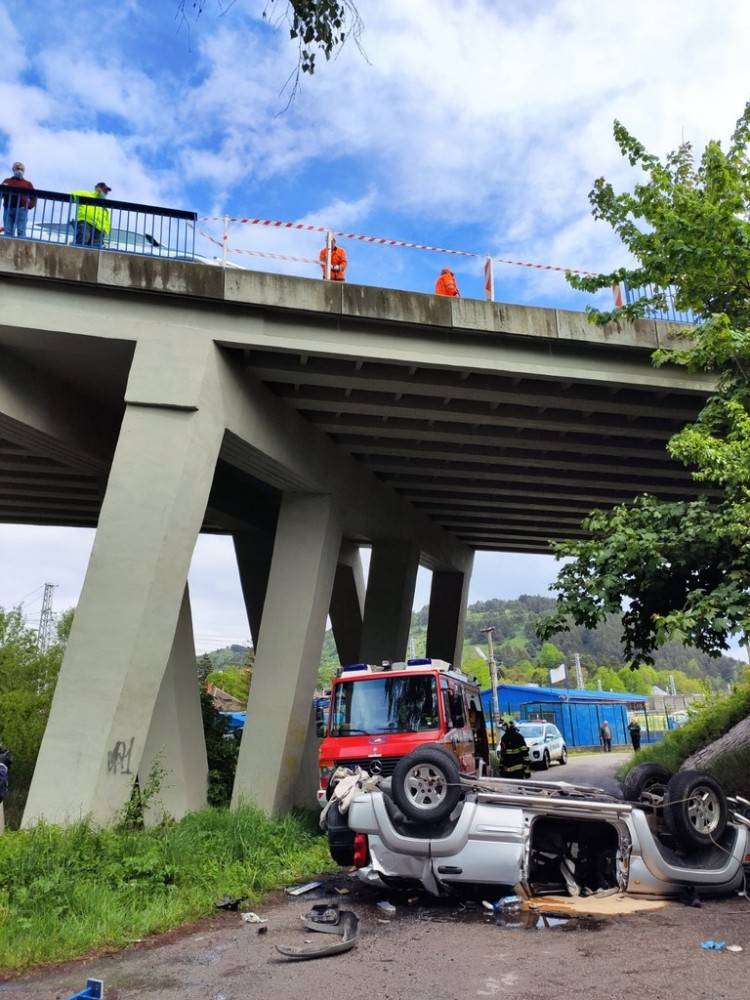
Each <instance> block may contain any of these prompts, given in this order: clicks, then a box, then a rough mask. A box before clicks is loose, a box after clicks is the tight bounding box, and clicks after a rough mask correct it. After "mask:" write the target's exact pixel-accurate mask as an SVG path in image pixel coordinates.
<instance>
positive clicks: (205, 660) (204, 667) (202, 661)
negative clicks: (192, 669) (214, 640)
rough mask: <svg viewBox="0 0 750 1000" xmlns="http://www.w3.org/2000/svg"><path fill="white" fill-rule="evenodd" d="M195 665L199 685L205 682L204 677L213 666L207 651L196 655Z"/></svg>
mask: <svg viewBox="0 0 750 1000" xmlns="http://www.w3.org/2000/svg"><path fill="white" fill-rule="evenodd" d="M196 667H197V670H198V681H199V682H200V684H201V685H203V684H205V683H206V678H207V677H208V675H209V674H210V673H211V671H212V670H213V668H214V665H213V663H212V662H211V657H210V656H209V655H208V653H204V654H203V655H202V656H199V657H198V660H197V664H196Z"/></svg>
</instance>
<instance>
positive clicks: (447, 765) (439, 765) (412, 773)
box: [391, 747, 461, 823]
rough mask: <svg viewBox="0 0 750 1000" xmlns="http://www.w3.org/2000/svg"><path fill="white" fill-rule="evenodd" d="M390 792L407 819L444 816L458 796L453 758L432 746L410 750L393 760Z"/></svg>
mask: <svg viewBox="0 0 750 1000" xmlns="http://www.w3.org/2000/svg"><path fill="white" fill-rule="evenodd" d="M391 795H392V796H393V801H394V802H395V803H396V805H397V806H398V808H399V809H400V810H401V812H402V813H403V814H404V816H406V818H407V819H410V820H414V821H415V822H418V823H434V822H437V821H439V820H442V819H445V818H446V817H447V816H450V814H451V813H452V812H453V810H454V809H455V807H456V804H457V803H458V800H459V799H460V798H461V775H460V773H459V770H458V762H457V761H456V758H455V757H454V756H453V755H452V754H446V753H444V752H443V751H442V750H438V749H436V748H434V747H421V748H420V749H418V750H414V751H412V753H410V754H408V755H407V756H406V757H402V758H401V760H400V761H399V762H398V764H396V768H395V770H394V772H393V778H392V779H391Z"/></svg>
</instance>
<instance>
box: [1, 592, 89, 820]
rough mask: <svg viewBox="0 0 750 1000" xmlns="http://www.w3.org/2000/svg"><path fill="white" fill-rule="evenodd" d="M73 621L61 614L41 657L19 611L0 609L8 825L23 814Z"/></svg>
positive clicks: (2, 717) (70, 613) (34, 639)
mask: <svg viewBox="0 0 750 1000" xmlns="http://www.w3.org/2000/svg"><path fill="white" fill-rule="evenodd" d="M72 617H73V613H72V611H69V612H66V613H65V614H64V615H62V616H61V618H60V620H59V622H58V626H57V635H56V641H55V642H54V643H53V645H52V646H50V648H49V649H48V650H47V651H46V652H44V653H41V652H40V651H39V649H38V646H37V633H36V631H35V630H34V629H30V628H27V627H26V625H25V624H24V618H23V612H22V610H21V608H12V609H10V610H7V611H6V610H3V609H2V608H0V745H3V746H6V747H7V748H8V749H9V750H10V751H11V753H12V755H13V765H12V767H11V773H10V791H9V793H8V797H7V799H6V800H5V803H4V807H5V816H6V821H7V822H8V823H9V825H15V824H17V823H18V822H19V820H20V817H21V813H22V812H23V807H24V805H25V802H26V796H27V794H28V789H29V785H30V783H31V777H32V775H33V773H34V766H35V764H36V758H37V755H38V753H39V747H40V746H41V742H42V737H43V736H44V729H45V727H46V725H47V717H48V715H49V710H50V705H51V704H52V695H53V694H54V690H55V684H56V682H57V675H58V673H59V670H60V664H61V663H62V657H63V652H64V650H65V643H66V641H67V638H68V635H69V633H70V625H71V622H72Z"/></svg>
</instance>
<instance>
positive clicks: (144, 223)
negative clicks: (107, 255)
mask: <svg viewBox="0 0 750 1000" xmlns="http://www.w3.org/2000/svg"><path fill="white" fill-rule="evenodd" d="M0 197H1V198H2V207H3V218H2V222H3V234H2V235H3V236H15V237H16V238H17V239H26V240H36V241H39V242H41V243H57V244H64V245H72V246H79V247H84V248H88V249H91V250H117V251H118V252H120V253H131V254H137V255H138V256H141V257H167V258H170V259H172V260H194V258H195V223H196V220H197V218H198V216H197V214H196V213H195V212H186V211H183V210H182V209H178V208H158V207H156V206H154V205H139V204H136V203H134V202H128V201H113V200H112V199H110V198H106V199H104V198H89V197H84V196H82V195H78V196H75V195H72V194H63V193H61V192H59V191H41V190H38V191H31V190H28V189H26V188H18V187H12V186H10V185H2V184H0Z"/></svg>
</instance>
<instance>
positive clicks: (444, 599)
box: [427, 555, 474, 666]
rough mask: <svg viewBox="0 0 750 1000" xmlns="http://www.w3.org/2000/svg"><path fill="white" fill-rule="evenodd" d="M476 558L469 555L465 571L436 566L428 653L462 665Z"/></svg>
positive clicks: (432, 591) (433, 580) (429, 620)
mask: <svg viewBox="0 0 750 1000" xmlns="http://www.w3.org/2000/svg"><path fill="white" fill-rule="evenodd" d="M473 562H474V557H473V555H470V556H467V558H466V565H465V567H464V569H463V571H458V570H439V569H436V570H433V573H432V587H431V588H430V606H429V612H428V617H427V655H428V656H432V657H434V658H435V659H438V660H447V661H448V662H449V663H455V664H456V665H457V666H460V665H461V657H462V654H463V644H464V619H465V618H466V605H467V604H468V600H469V583H470V582H471V570H472V565H473Z"/></svg>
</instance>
